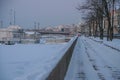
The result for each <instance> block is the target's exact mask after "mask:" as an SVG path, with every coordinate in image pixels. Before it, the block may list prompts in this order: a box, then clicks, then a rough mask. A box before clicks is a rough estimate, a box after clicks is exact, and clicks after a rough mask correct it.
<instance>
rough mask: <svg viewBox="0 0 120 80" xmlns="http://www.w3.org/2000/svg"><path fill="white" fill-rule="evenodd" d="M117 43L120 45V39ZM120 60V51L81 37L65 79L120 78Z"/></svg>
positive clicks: (107, 79)
mask: <svg viewBox="0 0 120 80" xmlns="http://www.w3.org/2000/svg"><path fill="white" fill-rule="evenodd" d="M104 43H105V42H104ZM112 43H114V41H113V42H111V44H112ZM116 43H119V44H117V45H120V42H119V40H117V42H116ZM106 44H107V42H106ZM119 61H120V52H119V51H117V50H115V49H112V48H110V47H108V46H105V45H104V44H100V43H98V42H96V41H94V40H92V39H89V38H86V37H80V38H79V39H78V42H77V45H76V46H75V50H74V52H73V56H72V59H71V62H70V66H69V69H68V72H67V75H66V77H65V80H120V62H119Z"/></svg>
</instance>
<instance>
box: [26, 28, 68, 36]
mask: <svg viewBox="0 0 120 80" xmlns="http://www.w3.org/2000/svg"><path fill="white" fill-rule="evenodd" d="M25 31H29V32H38V33H40V34H41V35H44V34H61V35H70V33H69V32H56V31H41V30H35V29H26V30H25Z"/></svg>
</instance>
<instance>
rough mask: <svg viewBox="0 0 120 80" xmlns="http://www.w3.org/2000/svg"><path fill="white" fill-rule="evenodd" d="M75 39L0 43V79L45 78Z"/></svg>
mask: <svg viewBox="0 0 120 80" xmlns="http://www.w3.org/2000/svg"><path fill="white" fill-rule="evenodd" d="M75 39H76V37H74V38H72V39H71V40H70V41H69V42H68V43H65V44H29V45H20V44H16V45H0V80H45V78H46V77H47V76H48V75H49V73H50V72H51V71H52V69H53V68H54V67H55V66H56V65H57V63H58V62H59V60H60V59H61V58H62V56H63V55H64V54H65V52H66V50H67V49H68V48H69V47H70V45H71V44H72V43H73V41H74V40H75Z"/></svg>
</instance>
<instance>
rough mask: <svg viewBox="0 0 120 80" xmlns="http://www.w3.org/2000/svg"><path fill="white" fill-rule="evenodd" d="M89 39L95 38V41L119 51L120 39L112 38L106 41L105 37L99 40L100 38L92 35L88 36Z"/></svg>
mask: <svg viewBox="0 0 120 80" xmlns="http://www.w3.org/2000/svg"><path fill="white" fill-rule="evenodd" d="M90 39H92V40H95V41H97V42H100V43H102V44H104V45H106V46H108V47H111V48H115V49H117V50H118V51H120V39H113V40H112V41H107V39H106V38H104V39H103V40H101V39H100V38H98V37H97V38H94V37H90Z"/></svg>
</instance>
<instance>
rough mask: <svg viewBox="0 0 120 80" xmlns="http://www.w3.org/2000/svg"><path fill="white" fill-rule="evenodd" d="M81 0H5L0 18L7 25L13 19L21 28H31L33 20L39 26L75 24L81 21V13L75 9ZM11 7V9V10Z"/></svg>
mask: <svg viewBox="0 0 120 80" xmlns="http://www.w3.org/2000/svg"><path fill="white" fill-rule="evenodd" d="M83 2H84V1H81V0H8V1H7V0H6V3H4V5H2V8H1V9H0V10H1V11H0V20H2V21H3V26H4V27H7V26H8V25H9V24H10V21H12V23H14V21H13V13H14V11H15V22H16V24H17V25H20V26H22V27H23V28H33V27H34V22H36V23H38V22H39V23H40V27H42V28H43V27H47V26H57V25H61V24H77V23H79V22H81V16H82V15H81V14H80V13H79V11H78V10H77V9H76V7H77V6H78V4H82V3H83ZM11 9H12V11H11Z"/></svg>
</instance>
